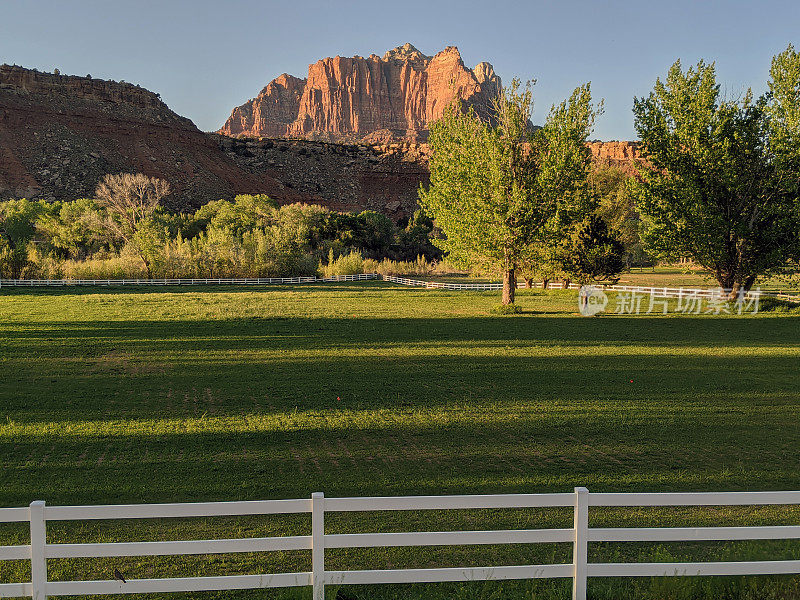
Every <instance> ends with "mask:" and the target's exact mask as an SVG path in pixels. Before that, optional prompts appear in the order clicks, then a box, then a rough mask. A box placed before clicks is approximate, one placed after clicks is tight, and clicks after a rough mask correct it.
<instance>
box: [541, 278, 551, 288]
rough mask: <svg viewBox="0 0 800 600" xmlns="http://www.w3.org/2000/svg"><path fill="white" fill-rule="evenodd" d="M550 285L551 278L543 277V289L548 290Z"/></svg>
mask: <svg viewBox="0 0 800 600" xmlns="http://www.w3.org/2000/svg"><path fill="white" fill-rule="evenodd" d="M549 285H550V280H549V279H547V278H545V279H542V289H543V290H546V289H547V287H548V286H549Z"/></svg>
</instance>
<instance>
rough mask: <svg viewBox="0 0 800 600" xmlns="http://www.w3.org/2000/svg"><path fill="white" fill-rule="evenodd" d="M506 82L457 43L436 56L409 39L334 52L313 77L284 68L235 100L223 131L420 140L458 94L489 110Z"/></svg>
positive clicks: (333, 138) (338, 139) (330, 138)
mask: <svg viewBox="0 0 800 600" xmlns="http://www.w3.org/2000/svg"><path fill="white" fill-rule="evenodd" d="M500 83H501V82H500V78H499V77H498V76H497V75H496V74H495V73H494V69H493V68H492V65H491V64H489V63H487V62H482V63H479V64H478V65H477V66H476V67H475V69H469V68H467V67H466V66H465V65H464V62H463V61H462V60H461V55H460V53H459V52H458V48H456V47H454V46H451V47H448V48H445V49H444V50H443V51H441V52H439V53H438V54H436V55H435V56H433V57H430V56H425V55H424V54H422V53H421V52H420V51H419V50H417V49H416V48H414V46H412V45H411V44H405V45H404V46H400V47H398V48H395V49H394V50H390V51H389V52H387V53H386V54H384V56H383V57H379V56H377V55H375V54H373V55H371V56H369V57H367V58H362V57H360V56H355V57H352V58H344V57H340V56H336V57H333V58H325V59H322V60H320V61H317V62H316V63H315V64H313V65H310V66H309V69H308V77H307V79H297V78H295V77H291V76H290V75H286V74H284V75H281V76H280V77H278V78H277V79H275V80H274V81H272V82H271V83H270V84H268V85H267V87H265V88H264V89H263V90H262V91H261V93H260V94H259V95H258V96H257V97H256V98H254V99H252V100H250V101H249V102H247V103H245V104H243V105H242V106H240V107H238V108H235V109H234V110H233V112H232V114H231V116H230V118H229V119H228V121H227V122H226V123H225V125H224V126H223V127H222V128H221V129H220V130H219V133H221V134H224V135H229V136H248V137H295V138H305V139H315V140H325V141H331V142H354V141H364V142H368V143H369V142H388V141H392V140H398V139H404V140H409V141H422V140H425V139H426V138H427V133H428V124H429V123H430V122H431V121H434V120H436V119H437V118H438V117H440V116H441V114H442V112H443V111H444V109H445V107H446V106H447V105H448V104H449V103H450V102H451V101H452V100H453V99H454V98H455V97H458V98H461V99H462V100H463V101H464V102H465V103H467V104H469V105H471V106H474V107H475V110H476V111H477V112H478V113H480V114H486V112H487V109H488V107H489V103H490V102H491V98H492V97H493V96H494V95H495V94H496V93H497V90H498V88H499V86H500ZM301 86H302V90H301ZM298 94H299V99H298ZM290 117H291V118H292V119H291V121H289V118H290Z"/></svg>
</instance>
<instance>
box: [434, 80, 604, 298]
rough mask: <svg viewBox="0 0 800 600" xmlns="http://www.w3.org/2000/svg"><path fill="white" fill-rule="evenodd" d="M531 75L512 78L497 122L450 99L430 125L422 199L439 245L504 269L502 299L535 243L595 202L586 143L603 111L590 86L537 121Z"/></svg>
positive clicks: (454, 255)
mask: <svg viewBox="0 0 800 600" xmlns="http://www.w3.org/2000/svg"><path fill="white" fill-rule="evenodd" d="M531 113H532V82H529V83H528V84H527V85H526V86H524V87H523V86H522V85H521V84H520V82H519V80H516V79H515V80H514V81H513V82H512V84H511V86H509V87H507V88H504V89H502V90H500V92H499V94H498V96H497V98H496V99H495V101H494V109H493V111H492V117H493V119H492V122H486V121H483V120H481V119H480V118H479V117H478V116H477V115H476V114H475V112H474V111H473V110H472V109H469V110H464V109H463V107H462V106H461V105H460V104H459V103H453V104H451V105H450V106H449V107H448V108H447V110H445V112H444V115H443V116H442V118H440V119H439V120H437V121H436V122H434V123H432V124H431V131H430V144H431V149H432V156H431V160H430V171H431V182H430V186H429V187H428V188H427V189H424V188H423V189H421V190H420V204H421V206H422V207H423V209H424V210H425V211H426V212H427V213H428V214H429V215H430V216H431V217H432V218H434V219H435V222H436V225H437V227H439V228H440V229H441V230H442V231H443V232H444V234H445V237H444V238H443V239H439V240H435V241H434V243H435V244H436V245H437V246H439V247H440V248H441V249H442V250H444V251H445V252H448V253H449V256H450V258H451V259H452V260H454V261H460V262H464V263H469V264H479V265H482V266H484V267H488V268H494V269H498V270H502V272H503V283H504V285H503V304H510V303H513V301H514V290H515V288H516V271H517V269H518V267H519V265H520V263H521V262H522V261H523V260H524V259H525V257H526V256H528V255H529V247H530V246H531V245H532V244H541V243H546V242H547V240H552V239H554V238H555V237H557V236H558V234H559V232H560V231H562V230H563V229H564V228H565V227H568V226H569V225H570V224H571V223H574V222H575V221H577V220H578V219H580V218H582V217H583V216H584V215H585V214H587V213H588V212H589V211H591V209H592V207H593V206H592V201H591V195H590V194H589V190H588V184H587V177H588V173H589V169H590V165H591V154H590V152H589V150H588V148H587V146H586V141H587V139H588V136H589V134H590V132H591V131H592V128H593V125H594V120H595V118H596V116H597V115H598V109H597V108H596V107H595V106H594V105H593V104H592V100H591V91H590V86H589V84H586V85H583V86H580V87H578V88H576V89H575V91H574V92H573V93H572V95H571V96H570V97H569V99H567V100H564V101H563V102H561V103H560V104H558V105H556V106H553V107H552V108H551V110H550V112H549V114H548V116H547V119H546V121H545V124H544V126H543V127H541V128H538V129H537V128H534V127H532V126H531Z"/></svg>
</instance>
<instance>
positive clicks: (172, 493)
mask: <svg viewBox="0 0 800 600" xmlns="http://www.w3.org/2000/svg"><path fill="white" fill-rule="evenodd" d="M498 300H499V298H498V293H496V292H487V293H478V292H476V293H471V292H467V293H465V292H442V291H429V290H415V289H405V288H397V287H391V286H389V285H387V284H383V283H367V284H354V285H335V286H330V287H325V286H309V287H298V288H260V289H259V288H249V287H247V288H229V287H219V288H208V289H206V288H203V289H198V288H188V287H187V288H166V289H164V290H159V291H158V292H155V293H154V292H152V291H151V290H145V289H133V290H132V289H129V288H125V289H106V290H97V289H70V290H36V291H30V290H6V289H3V290H0V457H2V469H1V470H0V505H2V506H20V505H27V504H28V503H29V502H30V501H31V500H34V499H44V500H46V501H47V502H48V503H50V504H73V503H74V504H89V503H122V502H162V501H201V500H238V499H266V498H295V497H307V496H309V495H310V494H311V493H312V492H314V491H324V492H325V493H326V495H328V496H345V495H387V494H450V493H506V492H550V491H571V490H572V488H573V487H574V486H576V485H586V486H588V487H589V488H590V489H591V490H594V491H682V490H684V491H685V490H742V489H747V490H759V489H800V470H798V468H797V466H798V464H800V444H799V443H798V442H800V427H798V423H797V409H798V400H800V372H799V371H798V368H797V365H798V359H799V358H800V335H799V333H800V327H798V326H799V325H800V318H798V316H797V315H796V314H795V313H791V312H790V313H783V314H773V313H769V314H759V315H757V316H746V317H738V316H724V317H713V316H704V315H700V316H691V317H686V316H681V315H668V316H666V317H663V316H660V315H658V316H655V315H641V316H617V315H605V316H603V317H598V318H588V319H587V318H581V317H579V316H577V315H576V312H577V302H576V296H575V293H574V292H571V293H570V292H546V293H545V292H536V291H521V292H520V295H519V298H518V301H519V304H520V306H521V307H522V309H523V313H522V314H521V315H507V316H502V315H497V314H494V313H493V310H492V309H493V308H494V307H495V306H496V305H497V304H498ZM612 309H613V298H612ZM798 517H800V513H798V511H796V510H794V509H790V508H786V507H764V508H758V509H753V508H747V507H741V508H727V509H676V510H671V509H670V510H665V509H661V510H650V509H641V510H625V511H622V510H617V509H615V510H606V511H600V510H593V512H592V523H593V525H597V526H640V525H649V526H660V525H681V524H698V525H715V524H720V525H721V524H726V525H731V524H737V525H744V524H782V523H786V524H796V523H797V522H798ZM570 521H571V514H570V512H569V511H564V510H549V511H548V510H541V511H464V512H458V513H448V512H433V513H390V514H381V515H380V520H379V521H377V520H375V517H374V516H373V515H359V514H356V515H337V516H336V517H335V518H334V517H331V519H330V521H329V531H331V532H333V531H336V532H352V531H402V530H416V529H419V530H425V529H430V530H436V529H442V530H446V529H471V528H474V529H490V528H512V527H533V528H538V527H568V526H570ZM49 531H50V541H92V540H104V541H112V540H115V541H123V540H156V539H181V538H184V539H185V538H195V539H202V538H208V537H215V536H222V537H250V536H262V535H289V534H305V533H308V519H307V517H305V516H301V517H264V518H235V519H194V520H177V521H176V520H161V521H156V522H148V521H136V522H109V523H100V524H98V523H94V522H89V523H58V524H56V523H54V524H51V526H50V530H49ZM26 536H27V533H26V530H25V528H24V527H23V526H11V525H8V526H2V527H0V545H2V544H13V543H25V541H26V539H27V537H26ZM591 551H592V559H593V560H639V559H642V560H660V559H663V560H672V559H673V558H674V559H676V560H677V559H685V558H687V557H694V558H697V559H700V560H705V559H718V560H723V559H725V560H728V559H730V558H729V557H731V556H734V557H736V556H738V557H739V559H746V558H750V557H759V556H761V555H762V554H765V553H766V555H767V556H768V557H769V558H775V559H778V558H786V559H789V558H796V557H797V554H798V552H800V545H798V544H797V543H795V542H764V543H755V544H752V543H751V544H714V543H712V544H689V543H685V544H670V545H667V547H665V548H653V547H652V546H648V545H642V544H627V545H626V544H603V545H599V544H597V545H593V546H592V550H591ZM667 553H671V554H670V555H669V556H667ZM659 557H661V558H659ZM670 557H672V558H670ZM308 558H309V557H308V553H304V552H290V553H283V554H274V555H225V556H214V557H202V556H197V557H187V558H174V559H172V558H170V559H168V558H158V557H154V558H131V559H115V560H110V559H109V560H105V559H104V560H88V559H87V560H80V561H79V560H69V561H66V560H65V561H51V564H50V570H51V577H53V578H54V579H59V578H61V579H65V578H108V577H109V570H110V569H111V567H112V565H113V566H118V567H119V568H120V570H122V571H123V572H124V573H126V575H127V576H129V577H131V578H141V577H156V576H159V577H160V576H171V575H212V574H223V573H230V574H240V573H262V572H271V571H291V570H295V569H300V570H302V569H307V568H308ZM326 558H328V566H329V568H338V567H342V568H345V567H347V568H392V567H403V566H418V567H432V566H455V565H468V564H469V565H482V564H490V563H494V564H502V563H505V564H530V563H536V562H552V561H556V562H560V561H567V562H568V561H569V560H570V549H569V547H568V545H564V544H553V545H545V546H507V547H502V546H501V547H494V546H490V547H461V548H429V549H419V548H416V549H414V548H412V549H386V550H378V549H370V550H359V551H332V552H331V553H330V556H329V557H326ZM26 569H27V567H26V566H25V564H24V563H19V564H12V563H0V582H8V581H19V580H22V579H25V578H26V577H27V571H26ZM706 581H707V580H706ZM720 581H721V583H714V584H713V585H712V584H705V583H704V584H702V585H701V584H700V583H697V584H695V583H690V584H683V583H675V584H674V587H673V588H669V589H670V590H672V592H669V593H666V592H665V591H664V588H662V586H661V584H660V583H658V581H652V582H651V581H650V580H647V581H634V580H608V581H597V582H593V583H594V584H593V586H592V590H594V593H595V594H596V597H602V598H617V597H620V598H666V597H671V598H692V597H707V598H712V597H732V598H733V597H741V598H760V597H774V598H793V597H798V590H797V586H798V584H797V580H796V579H793V578H778V577H772V578H751V579H748V580H747V582H746V583H743V582H741V581H738V580H735V581H734V580H728V579H725V580H724V582H723V580H720ZM730 581H734V583H729V582H730ZM736 581H738V583H736ZM752 581H755V582H756V583H757V585H756V587H755V588H752V585H751V583H750V582H752ZM563 584H564V582H552V581H551V582H535V583H533V582H520V583H513V582H506V583H499V582H489V583H485V584H478V583H474V584H465V585H441V586H435V585H428V586H395V587H391V586H378V587H373V588H358V589H350V590H342V592H343V593H344V592H346V593H348V594H350V595H351V597H358V598H407V597H412V598H517V597H518V598H531V597H536V598H547V597H568V586H565V585H563ZM704 585H705V586H707V587H708V586H709V585H710V586H711V587H708V589H706V588H703V587H702V586H704ZM687 586H688V587H687ZM693 586H694V587H693ZM714 586H723V588H724V589H722V588H720V587H714ZM725 586H728V587H730V586H733V587H732V588H731V589H733V590H734V591H733V592H730V593H729V592H728V591H726V590H727V589H728V588H727V587H725ZM720 590H722V591H720ZM333 591H334V592H335V590H333ZM673 592H674V593H673ZM305 594H306V591H294V592H285V593H284V592H277V591H276V592H274V593H272V592H270V595H268V596H267V597H280V598H298V597H306V596H305ZM533 594H536V595H535V596H532V595H533ZM670 594H672V595H670ZM681 594H682V595H681ZM737 594H738V595H737ZM758 594H761V595H760V596H759V595H758ZM264 595H265V593H264V592H253V593H245V592H242V593H241V594H237V597H239V596H240V597H253V598H255V597H264ZM703 595H704V596H703ZM197 596H198V597H209V596H214V594H210V595H202V594H200V595H197ZM217 596H218V597H232V595H231V594H219V595H217Z"/></svg>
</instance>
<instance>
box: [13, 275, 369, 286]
mask: <svg viewBox="0 0 800 600" xmlns="http://www.w3.org/2000/svg"><path fill="white" fill-rule="evenodd" d="M374 279H380V275H378V274H377V273H360V274H358V275H335V276H333V277H259V278H238V279H236V278H234V279H223V278H195V279H0V287H65V286H92V285H99V286H110V285H111V286H117V285H162V286H163V285H296V284H300V283H335V282H337V281H369V280H374Z"/></svg>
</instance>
